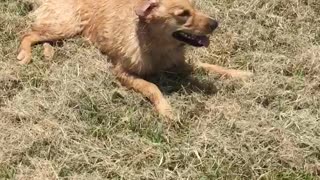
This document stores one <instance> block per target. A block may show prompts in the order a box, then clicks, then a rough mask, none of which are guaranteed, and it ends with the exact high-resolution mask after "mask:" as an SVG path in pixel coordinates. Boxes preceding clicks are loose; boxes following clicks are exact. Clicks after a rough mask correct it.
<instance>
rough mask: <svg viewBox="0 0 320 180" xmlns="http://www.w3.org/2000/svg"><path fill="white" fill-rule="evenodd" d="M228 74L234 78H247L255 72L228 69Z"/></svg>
mask: <svg viewBox="0 0 320 180" xmlns="http://www.w3.org/2000/svg"><path fill="white" fill-rule="evenodd" d="M226 76H228V77H229V78H233V79H242V80H246V79H249V78H251V77H252V76H253V73H252V72H249V71H241V70H234V69H230V70H228V73H227V74H226Z"/></svg>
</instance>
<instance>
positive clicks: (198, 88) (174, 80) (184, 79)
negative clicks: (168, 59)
mask: <svg viewBox="0 0 320 180" xmlns="http://www.w3.org/2000/svg"><path fill="white" fill-rule="evenodd" d="M147 80H148V81H150V82H153V83H154V84H156V85H157V86H158V87H159V88H160V90H161V91H162V92H163V93H164V94H166V95H170V94H173V93H180V94H185V93H187V94H191V93H193V92H197V93H204V94H206V95H214V94H216V93H217V92H218V89H217V87H216V86H215V85H214V83H213V81H210V80H200V79H198V78H197V77H195V76H193V75H192V74H190V75H185V74H177V73H169V72H164V73H161V74H159V75H157V76H151V77H149V78H148V79H147Z"/></svg>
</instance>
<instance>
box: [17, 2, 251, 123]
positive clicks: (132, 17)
mask: <svg viewBox="0 0 320 180" xmlns="http://www.w3.org/2000/svg"><path fill="white" fill-rule="evenodd" d="M40 1H41V4H40V6H39V8H38V9H37V10H36V11H35V12H34V17H35V19H34V22H33V24H32V26H31V29H30V30H29V31H28V32H27V33H26V34H25V35H24V36H23V37H22V42H21V45H20V51H19V54H18V57H17V58H18V60H20V61H19V63H20V64H28V63H29V62H30V61H31V46H32V45H34V44H36V43H41V42H42V43H45V44H44V54H45V56H46V57H50V56H52V53H53V49H52V47H51V46H50V45H49V44H48V43H46V42H48V41H57V40H60V39H66V38H71V37H74V36H76V35H82V36H84V37H85V38H87V39H88V40H89V41H91V42H92V43H93V44H95V46H96V47H98V48H99V49H100V51H101V52H102V53H104V54H106V55H107V56H108V57H109V58H110V59H111V62H112V64H113V69H112V70H113V72H114V74H115V75H116V77H117V78H118V79H119V80H120V82H121V83H122V84H123V85H124V86H126V87H128V88H131V89H134V90H135V91H137V92H140V93H141V94H143V95H144V96H146V97H147V98H148V99H149V100H150V101H151V102H152V103H153V105H154V106H155V109H156V110H157V111H158V112H159V113H160V114H161V115H163V116H165V117H169V118H172V117H173V114H172V110H171V107H170V105H169V103H168V102H167V100H166V99H165V98H164V96H163V94H162V93H161V91H160V90H159V89H158V87H157V86H156V85H155V84H153V83H151V82H148V81H147V80H145V79H144V78H145V77H147V76H148V75H151V74H155V73H159V72H162V71H165V70H167V69H175V70H177V71H178V70H179V71H184V70H192V69H193V68H194V67H193V66H191V65H189V64H187V63H186V61H185V45H191V46H194V47H208V46H209V37H208V36H209V35H210V34H211V33H212V32H213V31H214V30H215V29H216V28H217V27H218V22H217V21H216V20H214V19H212V18H211V17H209V16H208V15H205V14H203V13H201V12H200V11H199V10H197V9H196V8H195V6H194V5H193V3H192V2H191V1H190V0H40ZM196 67H198V68H204V69H206V70H208V71H210V72H213V73H218V74H220V75H223V76H228V77H236V78H238V77H239V78H242V77H248V76H250V75H251V73H250V72H245V71H239V70H233V69H226V68H223V67H220V66H217V65H211V64H207V63H201V62H199V63H197V65H196Z"/></svg>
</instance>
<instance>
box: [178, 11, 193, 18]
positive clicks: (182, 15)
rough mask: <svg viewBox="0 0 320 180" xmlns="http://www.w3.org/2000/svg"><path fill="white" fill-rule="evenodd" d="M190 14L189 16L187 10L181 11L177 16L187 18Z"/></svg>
mask: <svg viewBox="0 0 320 180" xmlns="http://www.w3.org/2000/svg"><path fill="white" fill-rule="evenodd" d="M190 15H191V14H190V11H188V10H183V11H181V13H179V14H178V16H180V17H189V16H190Z"/></svg>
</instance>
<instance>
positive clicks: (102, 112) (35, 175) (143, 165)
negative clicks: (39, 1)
mask: <svg viewBox="0 0 320 180" xmlns="http://www.w3.org/2000/svg"><path fill="white" fill-rule="evenodd" d="M198 5H199V6H201V7H202V8H203V9H205V10H207V11H208V12H211V13H212V14H213V15H215V16H216V17H218V19H219V20H220V22H221V26H220V28H219V30H218V31H216V33H215V36H214V37H213V38H212V41H213V43H212V46H211V48H209V49H197V50H195V49H192V50H191V51H190V52H191V53H190V57H191V58H192V59H193V60H195V59H201V60H203V61H206V62H211V63H217V64H220V65H225V66H230V67H236V68H239V69H250V70H252V71H254V72H255V74H256V76H255V77H254V78H253V79H252V80H250V81H248V82H238V81H234V80H221V79H218V78H216V77H215V76H212V75H211V76H207V74H205V73H204V72H199V74H197V75H196V77H197V78H198V79H200V80H201V81H202V82H203V83H213V84H214V85H215V86H216V87H217V89H218V92H217V93H216V94H208V93H205V92H198V91H191V92H190V91H189V88H188V86H187V85H184V86H181V83H183V80H182V79H181V78H175V77H167V76H164V75H163V76H160V78H157V79H156V81H157V82H158V83H159V84H161V88H162V89H163V90H164V91H165V92H167V95H166V96H167V98H168V99H169V101H170V102H171V103H172V105H173V106H174V108H175V110H176V112H177V114H178V115H179V118H177V119H176V121H177V123H176V125H174V126H168V125H167V124H164V123H162V121H161V120H160V119H159V118H158V116H157V114H155V113H154V112H153V111H152V109H151V105H150V104H149V102H148V101H146V100H145V99H144V98H143V97H141V96H140V95H139V94H136V93H134V92H132V91H128V90H126V89H124V88H123V87H121V86H119V84H118V83H117V81H116V80H115V79H114V77H113V76H112V74H111V73H110V72H109V71H108V68H107V64H106V57H103V56H102V55H100V54H99V52H98V51H97V50H96V49H95V48H93V47H90V46H89V45H88V44H86V43H85V42H84V40H82V39H73V40H67V41H66V42H65V43H64V44H63V46H59V47H56V49H57V53H56V54H55V57H54V60H53V61H52V62H48V61H46V60H44V58H43V56H42V54H41V51H42V47H41V46H37V47H36V48H35V50H34V62H33V63H32V64H31V65H28V66H19V65H17V63H16V60H15V56H16V52H17V47H18V43H19V34H20V33H21V31H23V30H24V29H25V27H26V19H27V18H26V17H25V15H26V14H27V13H28V11H29V10H30V6H29V5H28V4H27V3H23V2H22V1H21V0H0V179H3V178H4V179H45V178H48V179H64V178H69V179H201V180H205V179H317V178H318V177H319V175H320V92H319V91H320V26H319V25H320V2H319V0H271V1H269V0H248V1H245V0H217V1H212V0H202V1H198Z"/></svg>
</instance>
